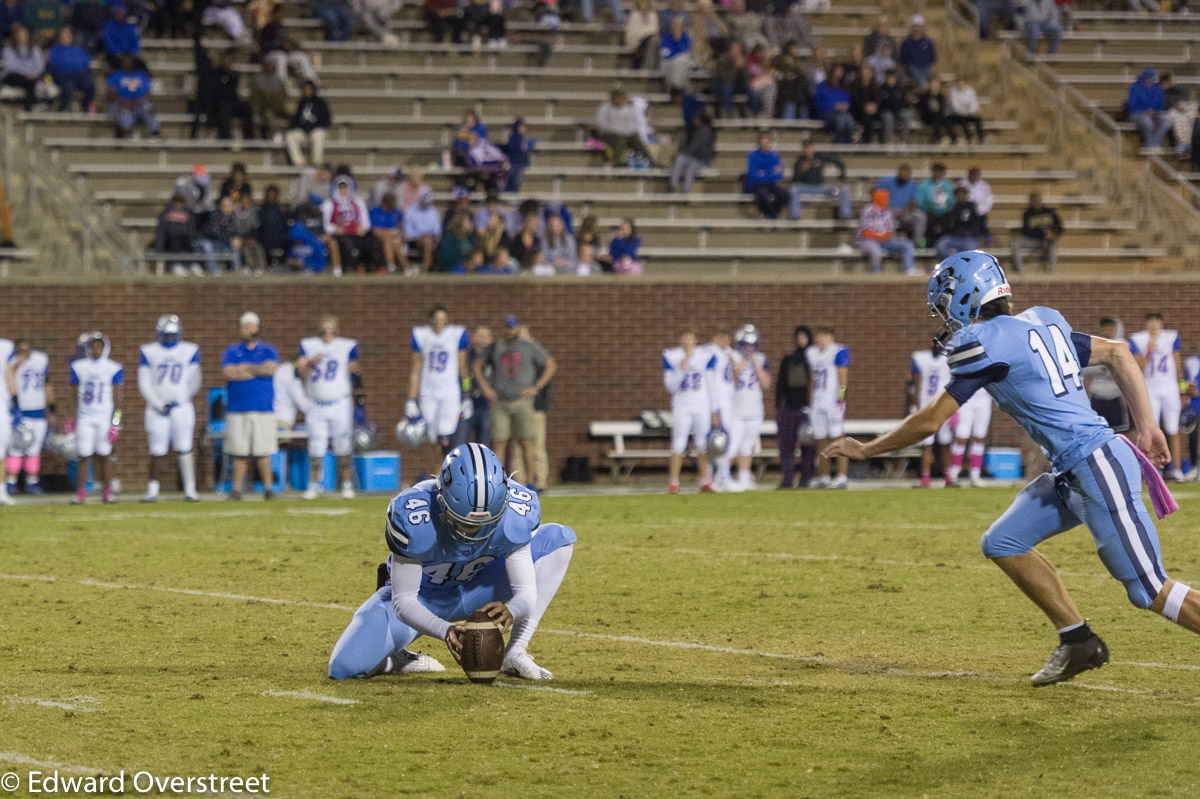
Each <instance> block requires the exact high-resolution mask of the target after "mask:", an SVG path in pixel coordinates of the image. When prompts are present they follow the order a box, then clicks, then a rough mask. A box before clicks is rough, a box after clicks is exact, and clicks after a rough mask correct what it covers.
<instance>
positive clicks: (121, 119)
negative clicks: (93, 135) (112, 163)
mask: <svg viewBox="0 0 1200 799" xmlns="http://www.w3.org/2000/svg"><path fill="white" fill-rule="evenodd" d="M149 94H150V76H149V75H147V74H146V71H145V70H142V69H138V68H137V65H136V64H135V63H134V58H133V56H132V55H131V54H129V53H125V54H124V55H122V56H121V66H120V67H118V68H117V69H116V70H114V71H113V72H112V74H110V75H109V76H108V113H109V115H110V116H111V117H112V118H113V121H114V122H116V123H117V136H118V137H119V138H122V139H128V138H129V137H130V136H132V135H133V126H134V125H135V124H136V123H138V122H141V123H142V124H143V125H145V126H146V130H147V131H148V132H149V133H150V135H151V136H152V137H155V138H157V137H158V135H159V132H158V117H156V116H155V115H154V111H153V110H152V109H151V107H150V101H149V100H147V99H146V97H147V95H149Z"/></svg>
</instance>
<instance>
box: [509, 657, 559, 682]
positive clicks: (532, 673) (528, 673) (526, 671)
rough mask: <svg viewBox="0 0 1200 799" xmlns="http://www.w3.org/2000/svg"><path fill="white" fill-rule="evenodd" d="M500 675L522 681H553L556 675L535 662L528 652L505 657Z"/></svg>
mask: <svg viewBox="0 0 1200 799" xmlns="http://www.w3.org/2000/svg"><path fill="white" fill-rule="evenodd" d="M500 673H501V674H507V675H508V676H510V677H520V678H521V679H522V680H553V679H554V675H553V674H551V673H550V671H549V670H547V669H543V668H542V667H541V666H539V665H538V664H536V663H534V662H533V658H531V657H530V656H529V653H528V652H518V653H516V654H509V655H505V656H504V663H503V664H501V666H500Z"/></svg>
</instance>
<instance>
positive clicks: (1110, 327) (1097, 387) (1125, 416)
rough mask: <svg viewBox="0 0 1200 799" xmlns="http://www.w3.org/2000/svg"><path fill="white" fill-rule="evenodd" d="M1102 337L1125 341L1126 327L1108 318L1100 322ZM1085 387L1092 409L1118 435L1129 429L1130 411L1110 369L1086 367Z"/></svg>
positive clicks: (1111, 317) (1084, 374) (1114, 319)
mask: <svg viewBox="0 0 1200 799" xmlns="http://www.w3.org/2000/svg"><path fill="white" fill-rule="evenodd" d="M1100 336H1101V337H1102V338H1108V339H1114V340H1116V341H1123V340H1124V339H1125V326H1124V325H1122V324H1121V320H1120V319H1118V318H1116V317H1115V316H1106V317H1104V318H1103V319H1101V320H1100ZM1083 385H1084V387H1085V388H1086V390H1087V395H1088V399H1090V400H1091V401H1092V409H1093V410H1095V411H1096V413H1098V414H1100V415H1101V416H1103V417H1104V419H1105V420H1106V421H1107V422H1108V426H1109V427H1111V428H1112V429H1113V430H1116V431H1117V432H1118V433H1119V432H1121V431H1122V430H1128V429H1129V410H1128V409H1127V408H1126V407H1125V400H1123V399H1122V398H1121V389H1119V388H1118V387H1117V382H1116V381H1115V380H1113V378H1112V375H1111V374H1109V373H1108V367H1106V366H1088V367H1086V368H1085V369H1084V370H1083Z"/></svg>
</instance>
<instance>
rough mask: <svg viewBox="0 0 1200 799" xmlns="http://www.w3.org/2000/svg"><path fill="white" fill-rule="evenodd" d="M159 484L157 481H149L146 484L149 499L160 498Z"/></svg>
mask: <svg viewBox="0 0 1200 799" xmlns="http://www.w3.org/2000/svg"><path fill="white" fill-rule="evenodd" d="M158 489H159V482H158V481H157V480H149V481H147V482H146V496H147V497H148V498H157V497H158Z"/></svg>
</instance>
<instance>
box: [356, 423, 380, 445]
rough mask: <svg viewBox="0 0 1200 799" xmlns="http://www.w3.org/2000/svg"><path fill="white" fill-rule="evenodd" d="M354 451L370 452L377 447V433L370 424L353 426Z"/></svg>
mask: <svg viewBox="0 0 1200 799" xmlns="http://www.w3.org/2000/svg"><path fill="white" fill-rule="evenodd" d="M353 439H354V451H355V452H371V451H372V450H374V449H378V447H379V432H378V430H377V429H376V428H375V425H373V424H371V423H370V422H368V423H366V424H360V425H355V426H354V433H353Z"/></svg>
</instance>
